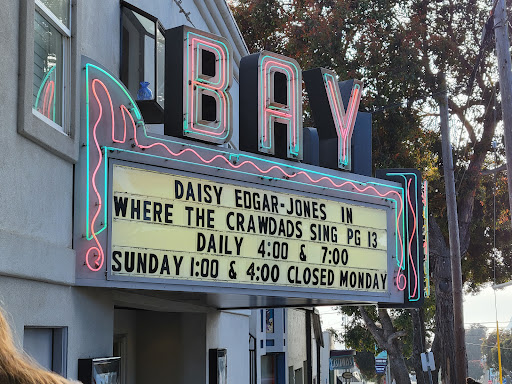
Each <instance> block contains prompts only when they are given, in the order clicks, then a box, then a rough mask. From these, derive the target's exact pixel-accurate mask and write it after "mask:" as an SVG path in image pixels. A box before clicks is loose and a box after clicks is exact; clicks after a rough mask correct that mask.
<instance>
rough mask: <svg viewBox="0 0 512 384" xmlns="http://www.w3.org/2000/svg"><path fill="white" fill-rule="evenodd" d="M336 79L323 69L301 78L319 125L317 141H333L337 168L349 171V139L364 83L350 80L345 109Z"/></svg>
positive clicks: (350, 150) (350, 143)
mask: <svg viewBox="0 0 512 384" xmlns="http://www.w3.org/2000/svg"><path fill="white" fill-rule="evenodd" d="M336 78H337V76H336V74H335V73H334V72H332V71H329V70H327V69H325V68H315V69H311V70H309V71H305V72H304V81H305V83H306V89H307V91H308V94H309V96H310V104H311V110H312V113H313V117H314V119H315V122H316V124H317V125H318V126H317V129H318V135H319V138H320V141H324V142H329V141H333V140H336V142H337V154H338V157H337V168H339V169H343V170H346V171H350V170H352V149H351V148H352V141H351V139H352V133H353V130H354V124H355V122H356V117H357V111H358V108H359V102H360V101H361V95H362V90H363V82H362V81H360V80H353V84H352V92H351V95H350V99H349V100H347V101H348V103H347V106H346V108H345V105H344V100H343V99H342V96H341V92H340V87H339V85H338V81H337V80H336ZM322 155H323V154H321V165H323V166H328V163H329V161H325V160H324V161H322ZM323 156H325V155H323ZM328 160H329V159H328Z"/></svg>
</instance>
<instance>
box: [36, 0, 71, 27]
mask: <svg viewBox="0 0 512 384" xmlns="http://www.w3.org/2000/svg"><path fill="white" fill-rule="evenodd" d="M41 3H43V4H44V5H46V7H47V8H48V9H49V10H50V11H52V13H53V14H54V15H55V16H56V17H57V19H59V20H60V21H62V24H64V25H65V26H66V27H68V28H69V0H41Z"/></svg>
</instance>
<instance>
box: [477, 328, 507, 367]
mask: <svg viewBox="0 0 512 384" xmlns="http://www.w3.org/2000/svg"><path fill="white" fill-rule="evenodd" d="M496 341H497V336H496V332H492V333H490V334H489V336H488V337H487V339H485V340H484V342H483V343H482V353H483V354H484V355H485V357H486V361H487V366H488V367H491V368H494V369H498V345H497V342H496ZM500 349H501V365H502V367H503V369H504V370H505V371H506V372H508V373H510V372H512V331H511V330H500Z"/></svg>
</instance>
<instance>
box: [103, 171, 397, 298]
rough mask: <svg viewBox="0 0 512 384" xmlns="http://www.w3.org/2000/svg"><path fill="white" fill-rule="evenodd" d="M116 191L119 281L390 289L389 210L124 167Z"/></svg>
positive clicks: (115, 271) (115, 179)
mask: <svg viewBox="0 0 512 384" xmlns="http://www.w3.org/2000/svg"><path fill="white" fill-rule="evenodd" d="M111 188H112V196H113V199H112V200H111V205H110V207H111V209H110V211H111V218H112V219H111V226H112V237H111V253H110V255H109V258H110V263H111V267H110V273H111V275H112V276H118V277H121V276H126V277H145V278H151V279H177V280H186V281H211V282H218V283H220V282H224V283H234V284H254V285H265V286H281V287H284V286H288V287H294V288H302V287H308V288H324V289H328V290H334V291H339V290H347V291H362V290H364V291H367V292H379V293H384V294H385V293H387V291H388V262H387V243H388V233H387V232H388V231H387V225H388V220H387V211H389V208H388V209H386V208H385V207H375V206H371V205H360V204H353V203H348V202H345V201H336V200H331V199H326V198H325V197H324V198H321V197H317V196H314V195H311V194H307V195H304V194H297V193H295V194H290V193H283V192H280V191H277V190H275V189H272V190H268V189H262V188H261V187H258V188H254V187H249V186H246V185H235V184H232V183H226V182H224V181H215V180H210V179H206V178H195V177H189V176H182V175H177V174H171V173H167V172H162V171H155V170H145V169H140V168H134V167H128V166H123V165H117V164H114V165H113V170H112V187H111ZM109 189H110V188H109Z"/></svg>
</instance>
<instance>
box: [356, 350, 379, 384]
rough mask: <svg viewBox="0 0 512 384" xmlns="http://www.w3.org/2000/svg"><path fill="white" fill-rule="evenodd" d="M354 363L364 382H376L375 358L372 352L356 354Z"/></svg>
mask: <svg viewBox="0 0 512 384" xmlns="http://www.w3.org/2000/svg"><path fill="white" fill-rule="evenodd" d="M355 362H356V365H357V368H359V371H361V374H362V375H363V379H364V380H366V381H377V374H376V372H375V356H374V354H373V353H372V352H357V353H356V357H355Z"/></svg>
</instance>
